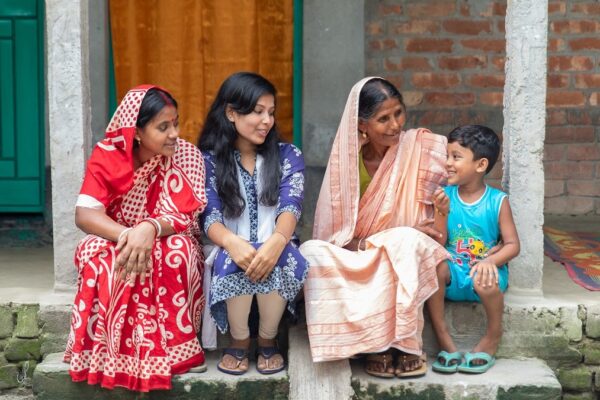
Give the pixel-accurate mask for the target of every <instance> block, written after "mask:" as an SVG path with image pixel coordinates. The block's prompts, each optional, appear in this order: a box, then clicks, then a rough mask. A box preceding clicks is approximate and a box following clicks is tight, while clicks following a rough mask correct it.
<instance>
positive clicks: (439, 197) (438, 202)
mask: <svg viewBox="0 0 600 400" xmlns="http://www.w3.org/2000/svg"><path fill="white" fill-rule="evenodd" d="M431 201H432V202H433V208H434V209H435V212H437V213H438V214H439V215H441V216H442V217H445V216H446V215H448V213H449V212H450V199H449V198H448V195H447V194H446V192H444V189H443V188H441V187H438V188H437V189H435V192H433V196H432V199H431Z"/></svg>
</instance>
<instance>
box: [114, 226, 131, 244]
mask: <svg viewBox="0 0 600 400" xmlns="http://www.w3.org/2000/svg"><path fill="white" fill-rule="evenodd" d="M132 229H133V228H125V229H123V230H122V231H121V233H119V238H118V239H117V243H119V242H120V241H121V239H122V238H123V236H124V235H126V234H127V232H129V231H130V230H132Z"/></svg>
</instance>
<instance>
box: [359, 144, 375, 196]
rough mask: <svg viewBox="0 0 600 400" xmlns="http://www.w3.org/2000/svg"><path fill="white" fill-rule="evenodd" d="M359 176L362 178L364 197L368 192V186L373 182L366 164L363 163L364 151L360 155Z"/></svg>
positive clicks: (361, 184)
mask: <svg viewBox="0 0 600 400" xmlns="http://www.w3.org/2000/svg"><path fill="white" fill-rule="evenodd" d="M358 176H359V177H360V197H362V195H363V194H365V192H366V190H367V186H369V183H371V180H373V178H371V176H370V175H369V173H368V172H367V167H365V163H364V162H363V157H362V151H361V152H359V153H358Z"/></svg>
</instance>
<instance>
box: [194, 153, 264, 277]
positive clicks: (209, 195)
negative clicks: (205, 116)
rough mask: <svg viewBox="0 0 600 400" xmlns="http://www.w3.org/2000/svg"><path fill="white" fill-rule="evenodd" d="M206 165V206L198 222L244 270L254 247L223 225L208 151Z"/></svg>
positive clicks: (248, 263) (215, 180) (219, 201)
mask: <svg viewBox="0 0 600 400" xmlns="http://www.w3.org/2000/svg"><path fill="white" fill-rule="evenodd" d="M204 166H205V167H206V184H205V187H206V201H207V203H206V208H205V209H204V212H203V213H202V215H201V216H200V222H201V224H202V227H203V228H204V232H205V233H206V235H207V236H208V238H209V239H210V240H211V241H212V242H213V243H214V244H215V245H217V246H219V247H221V248H223V249H225V250H226V251H227V252H228V253H229V256H230V257H231V259H232V260H233V261H234V262H235V263H236V264H237V265H238V267H240V268H241V269H243V270H244V271H245V270H247V269H248V267H249V266H250V263H251V262H252V260H253V259H254V256H255V255H256V249H255V248H254V247H253V246H252V245H251V244H250V243H248V241H247V240H245V239H244V238H242V237H240V236H238V235H236V234H235V233H234V232H232V231H231V230H229V229H228V228H227V227H226V226H225V221H224V219H223V206H222V205H221V199H220V198H219V193H218V188H217V177H216V175H215V168H216V165H215V162H214V161H213V156H212V155H211V154H210V153H205V154H204Z"/></svg>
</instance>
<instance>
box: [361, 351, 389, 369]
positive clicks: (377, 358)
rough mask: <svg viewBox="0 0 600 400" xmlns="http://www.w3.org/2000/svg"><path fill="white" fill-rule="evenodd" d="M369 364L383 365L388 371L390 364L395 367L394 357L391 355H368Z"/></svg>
mask: <svg viewBox="0 0 600 400" xmlns="http://www.w3.org/2000/svg"><path fill="white" fill-rule="evenodd" d="M367 363H378V364H383V369H384V370H386V369H387V368H388V364H389V365H391V366H393V364H394V357H393V356H392V354H391V353H378V354H369V355H367Z"/></svg>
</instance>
